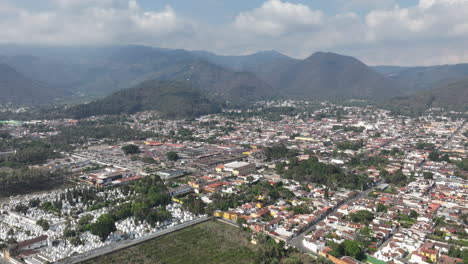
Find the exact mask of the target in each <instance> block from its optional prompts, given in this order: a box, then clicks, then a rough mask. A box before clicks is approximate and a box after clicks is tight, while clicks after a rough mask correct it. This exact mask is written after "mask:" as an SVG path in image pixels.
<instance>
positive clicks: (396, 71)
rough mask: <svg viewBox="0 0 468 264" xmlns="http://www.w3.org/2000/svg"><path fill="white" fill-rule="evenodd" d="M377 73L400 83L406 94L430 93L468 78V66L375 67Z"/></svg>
mask: <svg viewBox="0 0 468 264" xmlns="http://www.w3.org/2000/svg"><path fill="white" fill-rule="evenodd" d="M372 68H373V69H375V70H376V71H378V72H380V73H382V74H385V75H386V76H388V77H389V78H391V79H392V80H394V81H396V82H398V83H399V84H400V85H401V87H402V90H404V91H405V92H406V94H411V93H415V92H419V91H428V90H431V89H434V88H438V87H442V86H446V85H449V84H451V83H454V82H458V81H462V80H463V79H466V78H468V64H466V63H465V64H455V65H436V66H428V67H397V66H374V67H372Z"/></svg>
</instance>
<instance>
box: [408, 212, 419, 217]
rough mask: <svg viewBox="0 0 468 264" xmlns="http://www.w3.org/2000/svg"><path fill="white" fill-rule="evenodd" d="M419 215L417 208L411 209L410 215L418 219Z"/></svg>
mask: <svg viewBox="0 0 468 264" xmlns="http://www.w3.org/2000/svg"><path fill="white" fill-rule="evenodd" d="M418 216H419V214H418V212H416V211H415V210H411V212H410V214H409V217H411V218H413V219H416V218H418Z"/></svg>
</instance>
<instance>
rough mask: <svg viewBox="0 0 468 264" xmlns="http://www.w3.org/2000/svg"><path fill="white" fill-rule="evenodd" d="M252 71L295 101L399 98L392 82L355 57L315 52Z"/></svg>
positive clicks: (399, 92) (282, 94)
mask: <svg viewBox="0 0 468 264" xmlns="http://www.w3.org/2000/svg"><path fill="white" fill-rule="evenodd" d="M268 70H270V71H265V68H263V69H262V68H259V69H258V70H257V69H253V71H254V72H255V73H257V74H258V75H259V76H261V77H262V78H263V79H264V80H265V81H267V82H268V83H269V84H270V85H272V86H273V87H275V88H277V89H278V90H279V93H280V95H281V96H282V97H285V98H295V99H299V98H300V99H349V98H354V99H385V98H391V97H394V96H398V95H401V91H400V90H399V89H398V86H397V84H396V83H395V82H393V81H392V80H390V79H389V78H387V77H385V76H384V75H382V74H380V73H378V72H376V71H374V70H372V69H371V68H369V67H368V66H367V65H365V64H364V63H362V62H361V61H359V60H357V59H356V58H353V57H349V56H343V55H339V54H335V53H324V52H317V53H314V54H313V55H312V56H310V57H309V58H307V59H305V60H300V61H298V60H292V59H288V60H285V59H282V60H281V61H279V64H277V65H273V66H270V67H269V68H268Z"/></svg>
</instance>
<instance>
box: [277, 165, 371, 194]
mask: <svg viewBox="0 0 468 264" xmlns="http://www.w3.org/2000/svg"><path fill="white" fill-rule="evenodd" d="M281 176H282V177H284V178H287V179H294V180H296V181H299V182H310V183H318V184H324V185H326V186H329V187H332V188H337V187H346V188H351V189H363V188H365V187H366V186H367V184H368V182H369V179H368V178H367V177H366V176H362V175H356V174H345V173H344V172H342V171H341V170H340V169H339V168H338V167H337V166H335V165H331V164H325V163H321V162H319V161H318V159H317V158H316V157H310V158H309V159H308V160H304V161H302V162H300V163H298V164H297V165H295V166H290V167H289V169H288V170H287V171H285V172H284V173H283V174H282V175H281Z"/></svg>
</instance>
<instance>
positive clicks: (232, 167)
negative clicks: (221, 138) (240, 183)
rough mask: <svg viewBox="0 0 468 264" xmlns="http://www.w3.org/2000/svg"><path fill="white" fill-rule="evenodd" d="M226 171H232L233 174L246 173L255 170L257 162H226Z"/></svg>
mask: <svg viewBox="0 0 468 264" xmlns="http://www.w3.org/2000/svg"><path fill="white" fill-rule="evenodd" d="M224 171H227V172H231V173H232V174H233V175H236V176H237V175H246V174H249V173H252V172H254V171H255V164H253V163H248V162H242V161H235V162H231V163H227V164H224Z"/></svg>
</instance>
